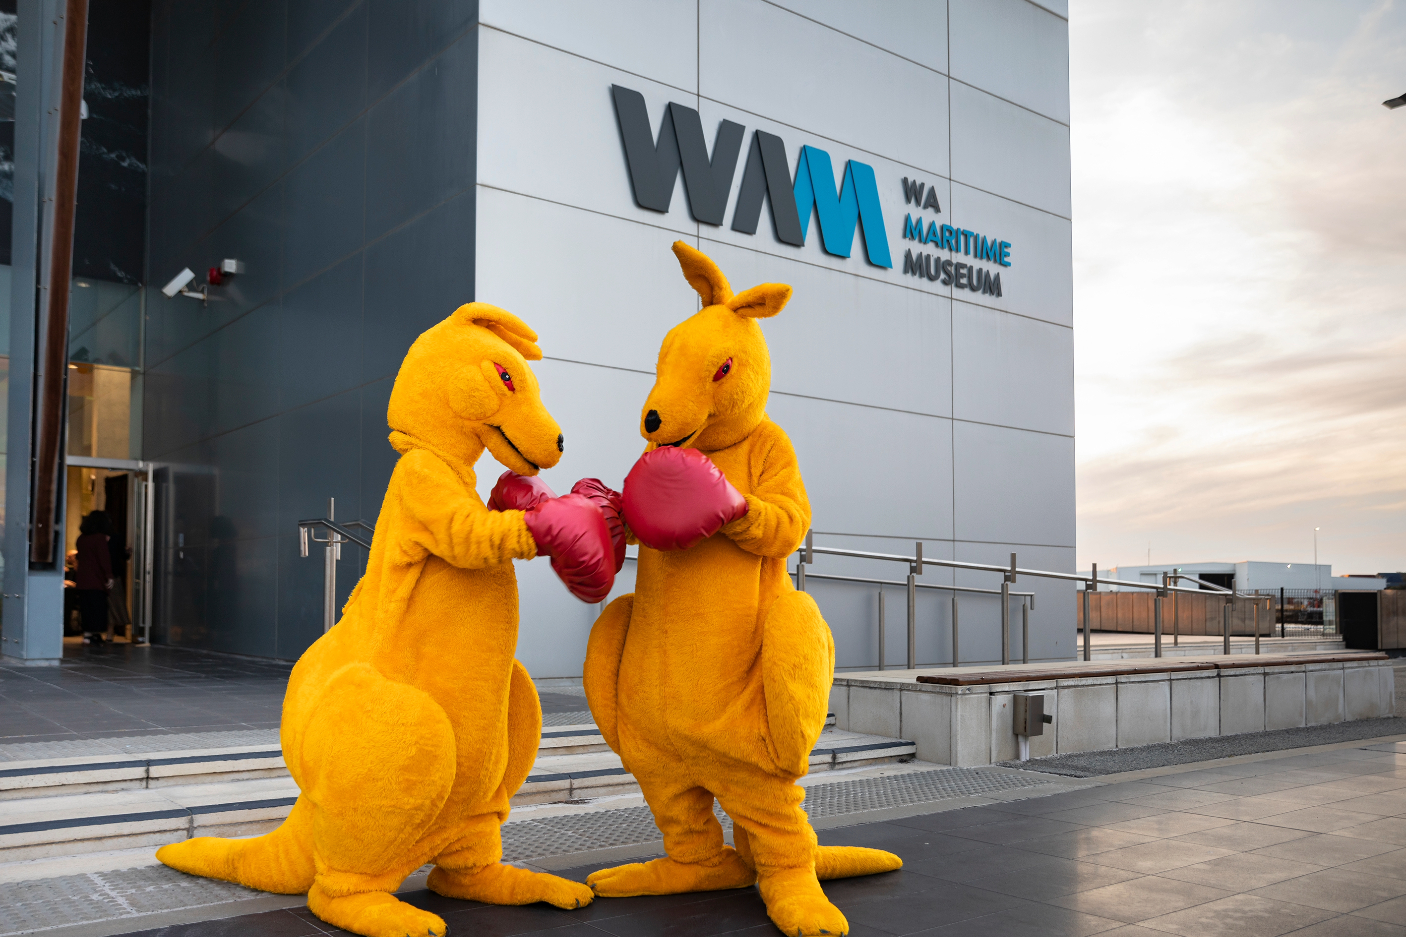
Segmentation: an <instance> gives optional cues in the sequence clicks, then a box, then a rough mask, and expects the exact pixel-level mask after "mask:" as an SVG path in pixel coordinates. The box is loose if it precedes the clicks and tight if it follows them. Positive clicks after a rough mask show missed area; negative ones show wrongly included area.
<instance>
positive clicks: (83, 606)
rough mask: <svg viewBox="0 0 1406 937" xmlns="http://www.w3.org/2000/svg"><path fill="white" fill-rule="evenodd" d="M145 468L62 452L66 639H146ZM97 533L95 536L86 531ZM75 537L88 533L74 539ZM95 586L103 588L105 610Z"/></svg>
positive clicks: (148, 521) (148, 508) (148, 524)
mask: <svg viewBox="0 0 1406 937" xmlns="http://www.w3.org/2000/svg"><path fill="white" fill-rule="evenodd" d="M151 475H152V466H151V465H150V464H149V463H146V462H139V461H135V460H128V459H100V458H94V457H84V456H73V455H70V456H69V457H68V466H67V478H66V481H67V485H66V489H67V493H66V497H67V502H66V504H65V517H64V531H65V544H64V545H65V548H66V552H65V556H66V558H67V561H66V563H65V575H64V612H63V614H64V622H63V629H64V641H65V643H68V644H77V643H83V642H88V643H96V642H99V641H117V642H119V643H125V642H130V643H134V644H140V643H147V642H148V641H149V640H150V635H151V594H152V592H151V585H152V582H151V580H152V555H151V554H152V550H151V546H152V497H151V483H152V478H151ZM95 534H96V535H99V538H98V539H95V538H93V537H92V536H91V535H95ZM80 537H86V538H87V539H84V541H83V542H82V543H80V542H79V538H80ZM101 537H106V538H107V539H106V542H105V543H104V542H103V541H102V540H101V539H100V538H101ZM104 547H105V549H106V554H105V556H104V555H102V554H103V548H104ZM99 591H102V592H104V593H105V602H106V606H105V607H106V614H105V615H104V614H103V613H102V611H101V610H100V609H101V608H102V605H101V603H102V602H103V601H104V597H100V596H99V595H97V593H98V592H99Z"/></svg>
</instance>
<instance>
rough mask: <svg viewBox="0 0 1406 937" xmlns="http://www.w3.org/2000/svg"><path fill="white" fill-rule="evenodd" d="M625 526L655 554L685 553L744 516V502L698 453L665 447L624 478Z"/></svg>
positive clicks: (714, 466) (642, 458)
mask: <svg viewBox="0 0 1406 937" xmlns="http://www.w3.org/2000/svg"><path fill="white" fill-rule="evenodd" d="M621 500H622V501H623V502H624V506H625V523H627V524H629V525H630V530H632V531H634V534H635V536H636V537H638V538H639V541H640V543H643V544H644V545H645V546H648V547H653V548H654V549H656V550H687V549H688V548H689V547H691V546H693V545H694V544H695V543H698V542H699V541H701V540H706V539H707V538H709V537H711V536H712V535H713V534H715V533H717V532H718V531H719V530H720V529H721V528H722V526H723V525H724V524H727V523H729V522H731V521H735V520H737V519H738V518H739V517H743V516H745V515H746V513H747V500H746V499H745V498H743V497H742V493H741V492H739V491H738V490H737V489H736V488H734V487H732V483H731V482H729V481H728V480H727V478H726V477H724V476H723V473H722V471H721V470H720V469H719V468H718V467H717V466H716V465H714V464H713V460H712V459H710V458H708V457H707V456H705V455H704V454H703V453H701V452H699V451H698V450H697V449H676V448H674V447H672V446H665V447H662V448H659V449H655V450H654V451H653V452H646V453H645V454H644V455H642V456H640V458H639V461H638V462H636V463H635V467H634V468H632V469H630V474H629V475H626V476H625V494H624V495H623V497H622V498H621Z"/></svg>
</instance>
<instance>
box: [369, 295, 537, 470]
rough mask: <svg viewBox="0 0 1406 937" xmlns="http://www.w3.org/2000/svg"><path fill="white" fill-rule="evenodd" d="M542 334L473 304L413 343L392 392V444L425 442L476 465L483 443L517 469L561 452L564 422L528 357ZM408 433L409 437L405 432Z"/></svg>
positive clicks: (502, 313) (389, 418) (508, 316)
mask: <svg viewBox="0 0 1406 937" xmlns="http://www.w3.org/2000/svg"><path fill="white" fill-rule="evenodd" d="M536 342H537V333H536V332H534V331H532V330H531V329H530V328H528V327H527V325H526V324H525V323H523V321H522V320H521V319H519V318H518V317H517V316H515V315H513V314H512V313H510V312H506V311H505V310H502V309H499V308H498V307H497V306H490V305H488V304H487V303H468V304H467V305H464V306H460V307H459V308H458V309H456V310H454V313H453V315H451V316H450V317H449V318H447V319H445V320H444V321H443V322H440V323H439V324H438V325H435V326H434V327H432V328H430V329H428V330H427V331H426V332H425V333H424V334H423V335H421V336H420V337H419V338H417V339H416V340H415V344H413V345H411V346H410V351H409V353H408V354H406V356H405V362H404V363H403V364H402V365H401V366H400V373H399V374H397V375H396V378H395V387H394V388H393V389H392V390H391V402H390V407H389V408H388V410H387V412H386V419H387V421H388V422H389V423H390V426H391V429H393V430H395V432H394V433H392V434H391V444H392V445H394V446H395V447H396V449H398V450H400V451H402V452H404V451H405V450H406V449H409V448H411V447H413V446H415V445H422V446H424V447H425V448H427V449H431V450H433V451H435V452H437V453H438V454H439V455H441V456H443V457H447V458H449V459H452V460H454V461H456V462H459V463H462V464H465V465H468V466H472V465H473V464H474V462H476V461H478V457H479V456H480V455H482V454H483V450H484V448H485V447H486V448H487V449H488V451H489V452H490V453H492V454H493V457H494V458H495V459H497V460H498V461H499V462H501V463H503V465H505V466H507V467H508V468H510V469H512V470H513V471H514V472H517V473H518V474H519V475H536V474H537V472H538V470H539V469H544V468H551V467H552V466H553V465H556V464H557V461H558V460H559V459H560V458H561V453H562V450H563V448H564V445H563V443H564V440H563V438H562V434H561V427H559V426H558V425H557V422H556V420H554V419H552V415H551V414H550V413H548V412H547V409H546V408H545V407H544V406H542V395H541V392H540V388H539V387H538V385H537V378H536V376H534V375H533V373H532V372H531V371H530V370H528V367H527V362H528V361H539V360H541V358H542V351H541V349H539V348H538V347H537V344H536ZM404 437H408V438H404Z"/></svg>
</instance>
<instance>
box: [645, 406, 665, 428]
mask: <svg viewBox="0 0 1406 937" xmlns="http://www.w3.org/2000/svg"><path fill="white" fill-rule="evenodd" d="M663 422H664V421H663V420H661V419H659V411H658V410H650V411H649V412H648V413H646V414H645V415H644V428H645V431H646V432H650V433H656V432H658V431H659V427H660V425H661V424H662V423H663Z"/></svg>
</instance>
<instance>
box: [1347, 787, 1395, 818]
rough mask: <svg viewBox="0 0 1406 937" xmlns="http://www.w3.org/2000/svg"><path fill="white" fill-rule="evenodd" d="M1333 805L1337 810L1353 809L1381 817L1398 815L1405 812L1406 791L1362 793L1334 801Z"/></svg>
mask: <svg viewBox="0 0 1406 937" xmlns="http://www.w3.org/2000/svg"><path fill="white" fill-rule="evenodd" d="M1333 806H1334V807H1336V808H1338V809H1339V810H1355V811H1358V812H1359V813H1374V814H1378V815H1379V816H1383V817H1399V816H1401V815H1402V814H1406V792H1403V791H1393V792H1385V793H1378V794H1363V795H1361V796H1359V797H1351V798H1349V799H1347V800H1339V801H1336V802H1334V804H1333Z"/></svg>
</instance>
